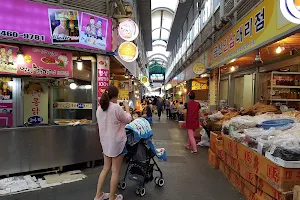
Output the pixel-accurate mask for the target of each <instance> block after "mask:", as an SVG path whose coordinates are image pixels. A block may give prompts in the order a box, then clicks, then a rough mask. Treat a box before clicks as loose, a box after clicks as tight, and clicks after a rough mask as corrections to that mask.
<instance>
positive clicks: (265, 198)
mask: <svg viewBox="0 0 300 200" xmlns="http://www.w3.org/2000/svg"><path fill="white" fill-rule="evenodd" d="M254 200H276V199H274V198H272V197H270V196H269V195H267V194H266V193H264V192H263V191H261V190H258V191H257V193H256V194H255V195H254Z"/></svg>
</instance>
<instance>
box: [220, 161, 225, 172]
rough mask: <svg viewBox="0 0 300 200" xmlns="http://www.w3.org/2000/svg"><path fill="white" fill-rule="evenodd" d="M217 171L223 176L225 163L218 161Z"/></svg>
mask: <svg viewBox="0 0 300 200" xmlns="http://www.w3.org/2000/svg"><path fill="white" fill-rule="evenodd" d="M219 169H220V171H221V172H222V173H223V174H224V176H225V163H224V162H223V161H222V160H219Z"/></svg>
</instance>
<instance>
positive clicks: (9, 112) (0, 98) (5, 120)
mask: <svg viewBox="0 0 300 200" xmlns="http://www.w3.org/2000/svg"><path fill="white" fill-rule="evenodd" d="M12 82H13V80H12V79H11V78H0V126H1V127H11V126H13V96H12V93H13V91H12V90H13V86H12V85H11V84H10V83H12Z"/></svg>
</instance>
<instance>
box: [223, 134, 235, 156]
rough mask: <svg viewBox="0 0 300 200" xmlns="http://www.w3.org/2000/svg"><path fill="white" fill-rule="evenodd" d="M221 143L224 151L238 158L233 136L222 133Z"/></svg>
mask: <svg viewBox="0 0 300 200" xmlns="http://www.w3.org/2000/svg"><path fill="white" fill-rule="evenodd" d="M223 145H224V146H223V147H224V151H225V153H227V154H228V155H230V156H232V157H233V158H235V159H237V158H238V143H237V142H236V141H235V140H234V139H233V138H231V137H229V136H228V135H223Z"/></svg>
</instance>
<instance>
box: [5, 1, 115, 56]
mask: <svg viewBox="0 0 300 200" xmlns="http://www.w3.org/2000/svg"><path fill="white" fill-rule="evenodd" d="M0 10H1V12H0V24H1V26H0V38H6V39H12V40H16V41H30V42H34V43H47V44H58V45H68V46H71V47H76V48H83V49H91V50H99V49H100V50H104V51H107V52H110V51H111V50H112V19H111V18H107V17H100V16H94V15H91V14H87V13H83V12H79V11H76V10H68V9H62V8H60V7H58V6H50V5H47V4H42V3H37V2H32V1H27V0H10V1H3V2H1V4H0Z"/></svg>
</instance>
